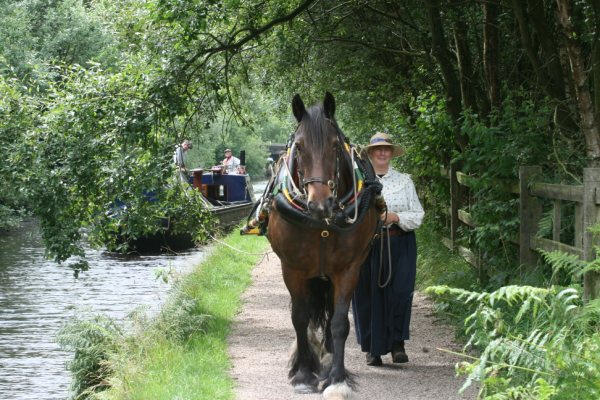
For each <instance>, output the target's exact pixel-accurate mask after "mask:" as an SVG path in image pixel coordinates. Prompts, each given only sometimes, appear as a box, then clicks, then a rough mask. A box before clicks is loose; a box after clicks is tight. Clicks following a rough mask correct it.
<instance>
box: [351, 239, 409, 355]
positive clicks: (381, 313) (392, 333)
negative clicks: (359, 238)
mask: <svg viewBox="0 0 600 400" xmlns="http://www.w3.org/2000/svg"><path fill="white" fill-rule="evenodd" d="M380 240H381V239H378V240H376V241H375V242H374V243H373V248H372V249H371V253H370V254H369V258H367V260H366V261H365V263H364V264H363V266H362V269H361V273H360V279H359V282H358V286H357V287H356V291H355V292H354V296H353V297H352V312H353V313H354V325H355V329H356V337H357V339H358V344H360V347H361V348H362V351H364V352H369V353H371V355H373V356H380V355H383V354H387V353H389V352H391V351H392V346H393V345H394V344H395V343H397V342H399V341H401V340H407V339H409V325H410V312H411V307H412V299H413V291H414V289H415V274H416V269H417V243H416V240H415V234H414V232H409V233H407V234H405V235H403V236H392V237H390V245H391V254H392V261H393V262H392V277H391V280H390V282H389V283H388V285H387V286H385V287H384V288H380V287H379V282H380V281H381V283H385V281H386V279H387V277H388V271H389V263H388V261H387V242H386V240H385V239H384V243H383V245H384V247H383V264H382V268H383V270H382V274H381V275H382V276H381V278H380V277H379V265H380V261H379V253H380V247H381V243H380Z"/></svg>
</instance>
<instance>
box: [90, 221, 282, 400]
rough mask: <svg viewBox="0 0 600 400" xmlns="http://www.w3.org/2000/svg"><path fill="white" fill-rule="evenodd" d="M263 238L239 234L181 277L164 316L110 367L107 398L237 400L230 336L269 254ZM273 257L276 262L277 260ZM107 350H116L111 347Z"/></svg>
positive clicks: (124, 345)
mask: <svg viewBox="0 0 600 400" xmlns="http://www.w3.org/2000/svg"><path fill="white" fill-rule="evenodd" d="M268 248H269V247H268V242H267V241H266V239H265V238H264V237H256V236H243V237H242V236H240V235H239V233H238V232H237V231H234V232H233V233H231V234H230V235H228V236H227V237H226V238H225V239H224V240H223V241H219V243H217V244H216V245H215V247H214V249H213V251H212V252H211V254H210V255H209V256H208V257H207V258H206V259H205V260H204V261H203V262H202V263H201V264H200V265H198V266H196V267H195V268H194V269H193V271H191V272H190V273H189V274H187V275H186V276H184V277H182V278H181V280H180V281H179V283H178V284H177V285H176V288H175V289H174V290H173V291H172V293H171V294H170V295H169V298H168V300H167V301H166V303H165V305H164V306H163V308H162V310H161V312H160V313H159V314H157V316H156V317H155V318H153V319H151V320H149V321H140V325H138V326H137V329H136V330H135V331H136V332H137V333H136V334H135V335H133V336H128V337H126V338H125V339H121V340H119V341H120V342H119V343H117V344H116V345H117V346H116V347H117V351H115V352H112V353H111V354H110V355H109V357H108V360H107V364H106V365H108V366H109V369H110V370H112V371H111V373H110V375H109V376H106V377H104V379H105V380H106V382H107V383H108V385H109V389H108V390H106V391H103V392H102V393H101V398H102V399H114V400H116V399H131V400H133V399H139V400H148V399H153V400H161V399H165V400H167V399H168V400H172V399H185V400H193V399H231V398H233V396H234V392H233V390H234V388H233V382H232V381H231V378H230V377H229V375H228V371H229V369H230V367H231V365H230V360H229V357H228V354H227V341H226V339H227V335H228V334H229V332H230V329H231V323H232V321H233V319H234V317H235V315H236V313H237V312H238V311H239V309H240V306H241V304H240V300H239V299H240V295H241V293H242V292H243V291H244V290H245V289H246V288H247V287H248V285H249V284H250V283H251V270H252V268H253V267H254V265H255V264H256V263H257V262H258V261H259V260H261V259H262V258H263V257H269V255H263V254H265V252H266V251H267V249H268ZM271 257H272V256H271ZM108 347H112V344H110V345H109V346H108Z"/></svg>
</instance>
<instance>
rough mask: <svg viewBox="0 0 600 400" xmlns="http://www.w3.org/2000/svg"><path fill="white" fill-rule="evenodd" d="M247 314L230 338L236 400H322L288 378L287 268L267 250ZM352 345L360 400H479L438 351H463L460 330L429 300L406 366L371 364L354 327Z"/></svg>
mask: <svg viewBox="0 0 600 400" xmlns="http://www.w3.org/2000/svg"><path fill="white" fill-rule="evenodd" d="M242 300H243V303H244V305H243V308H242V311H241V312H240V313H239V314H238V316H237V317H236V320H235V322H234V325H233V330H232V333H231V335H230V337H229V352H230V356H231V359H232V363H233V369H232V371H231V374H232V376H233V378H234V379H235V382H236V400H317V399H322V396H321V395H320V394H304V395H301V394H295V393H294V391H293V389H292V386H291V385H289V383H288V379H287V372H288V368H287V361H288V356H289V349H290V345H291V343H292V341H293V340H294V338H295V336H294V329H293V327H292V323H291V318H290V300H289V295H288V293H287V290H286V288H285V285H284V284H283V280H282V278H281V266H280V263H279V259H278V258H277V256H276V255H275V254H274V253H269V255H268V258H265V259H263V260H262V261H261V262H260V263H259V264H258V265H257V266H256V267H255V269H254V271H253V283H252V285H251V286H250V287H249V288H248V290H247V291H246V292H245V293H244V295H243V297H242ZM350 322H351V323H350V325H351V326H352V329H351V331H350V335H349V336H348V341H347V344H346V368H347V369H348V370H349V371H350V372H352V373H354V374H356V375H357V383H358V389H357V392H356V395H355V398H357V399H375V400H392V399H393V400H396V399H404V400H430V399H432V400H433V399H434V400H449V399H475V398H476V397H477V396H476V390H475V388H473V387H471V388H469V389H468V390H467V391H465V392H464V393H462V394H459V393H458V390H459V388H460V387H461V386H462V382H463V380H462V379H461V378H456V377H455V372H454V364H455V363H456V362H457V361H458V359H457V358H456V357H454V356H452V355H449V354H447V353H442V352H440V351H438V350H436V348H446V349H452V350H458V351H460V346H459V345H458V344H457V343H455V342H454V341H453V338H454V332H453V330H452V328H451V327H449V326H448V325H445V324H443V323H442V322H440V321H439V320H437V319H436V317H435V316H434V315H433V310H432V305H431V302H430V301H429V300H428V299H427V298H426V297H425V296H423V295H422V294H420V293H415V298H414V302H413V314H412V321H411V340H409V341H407V344H406V351H407V354H408V356H409V358H410V362H409V363H407V364H401V365H398V364H392V363H391V359H390V356H389V355H387V356H384V357H383V362H384V365H383V366H382V367H369V366H367V365H366V364H365V358H364V354H363V353H362V352H361V351H360V348H359V347H358V345H357V343H356V337H355V335H354V325H353V322H352V320H351V321H350Z"/></svg>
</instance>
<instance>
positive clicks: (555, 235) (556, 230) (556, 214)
mask: <svg viewBox="0 0 600 400" xmlns="http://www.w3.org/2000/svg"><path fill="white" fill-rule="evenodd" d="M553 203H554V207H553V209H552V240H554V241H555V242H560V205H561V201H560V200H554V201H553Z"/></svg>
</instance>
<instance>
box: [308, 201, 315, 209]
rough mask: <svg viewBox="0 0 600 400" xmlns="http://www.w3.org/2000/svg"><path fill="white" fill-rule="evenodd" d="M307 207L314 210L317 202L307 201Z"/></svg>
mask: <svg viewBox="0 0 600 400" xmlns="http://www.w3.org/2000/svg"><path fill="white" fill-rule="evenodd" d="M308 209H309V210H310V211H315V210H316V209H317V203H316V202H314V201H309V202H308Z"/></svg>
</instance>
